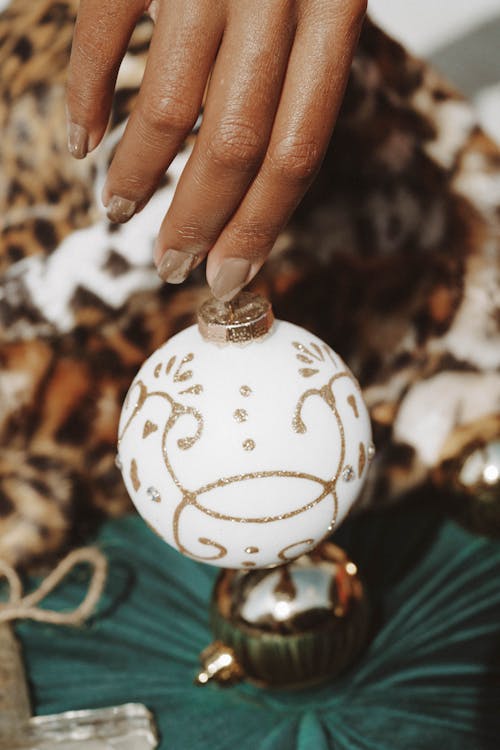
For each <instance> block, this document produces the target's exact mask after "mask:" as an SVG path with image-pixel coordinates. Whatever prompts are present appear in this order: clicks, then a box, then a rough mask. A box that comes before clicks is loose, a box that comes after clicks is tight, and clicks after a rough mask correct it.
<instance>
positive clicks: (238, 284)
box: [212, 258, 250, 302]
mask: <svg viewBox="0 0 500 750" xmlns="http://www.w3.org/2000/svg"><path fill="white" fill-rule="evenodd" d="M249 273H250V263H249V262H248V260H245V258H226V259H225V260H223V261H222V263H221V265H220V268H219V270H218V272H217V275H216V277H215V279H214V280H213V282H212V294H213V295H214V297H217V299H220V300H221V301H222V302H229V300H230V299H232V298H233V297H234V296H235V294H238V292H239V291H240V289H242V288H243V287H244V286H245V282H246V280H247V278H248V274H249Z"/></svg>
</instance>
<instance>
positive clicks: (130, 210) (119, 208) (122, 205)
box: [106, 195, 137, 224]
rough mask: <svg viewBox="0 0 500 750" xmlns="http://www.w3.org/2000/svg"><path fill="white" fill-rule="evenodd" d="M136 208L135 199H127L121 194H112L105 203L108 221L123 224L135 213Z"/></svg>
mask: <svg viewBox="0 0 500 750" xmlns="http://www.w3.org/2000/svg"><path fill="white" fill-rule="evenodd" d="M136 208H137V203H136V202H135V201H129V199H128V198H122V197H121V195H113V196H111V200H110V201H109V203H108V205H107V209H106V215H107V217H108V219H109V220H110V221H114V222H116V223H117V224H123V223H124V222H126V221H128V220H129V219H130V218H131V217H132V216H133V215H134V214H135V210H136Z"/></svg>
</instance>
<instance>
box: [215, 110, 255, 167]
mask: <svg viewBox="0 0 500 750" xmlns="http://www.w3.org/2000/svg"><path fill="white" fill-rule="evenodd" d="M264 153H265V143H264V141H263V138H262V136H261V134H260V133H259V132H258V130H257V129H256V128H255V127H254V126H253V125H250V124H249V123H248V122H245V121H243V120H238V119H235V118H230V119H225V120H222V121H221V122H220V123H219V125H218V128H217V129H216V130H215V132H214V133H212V135H211V138H210V141H209V144H208V148H207V157H208V158H209V159H210V161H212V162H213V163H215V164H216V165H217V166H219V167H226V168H229V169H238V170H242V171H253V170H255V169H256V168H257V167H258V166H259V164H260V162H261V161H262V159H263V157H264Z"/></svg>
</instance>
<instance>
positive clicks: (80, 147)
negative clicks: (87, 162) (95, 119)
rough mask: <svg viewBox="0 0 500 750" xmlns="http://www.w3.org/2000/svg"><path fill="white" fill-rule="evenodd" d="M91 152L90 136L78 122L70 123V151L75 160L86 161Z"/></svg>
mask: <svg viewBox="0 0 500 750" xmlns="http://www.w3.org/2000/svg"><path fill="white" fill-rule="evenodd" d="M88 150H89V134H88V133H87V131H86V130H85V128H83V127H82V126H81V125H77V124H76V122H71V121H69V122H68V151H69V152H70V154H71V156H74V157H75V159H84V158H85V156H87V151H88Z"/></svg>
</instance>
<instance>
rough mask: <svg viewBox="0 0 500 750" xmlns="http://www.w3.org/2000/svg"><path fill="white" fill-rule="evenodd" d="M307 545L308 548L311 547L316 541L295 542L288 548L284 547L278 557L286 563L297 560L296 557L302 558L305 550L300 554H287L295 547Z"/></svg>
mask: <svg viewBox="0 0 500 750" xmlns="http://www.w3.org/2000/svg"><path fill="white" fill-rule="evenodd" d="M303 544H305V545H306V546H308V547H309V546H310V545H311V544H314V539H302V540H301V541H300V542H293V543H292V544H287V546H286V547H283V549H282V550H280V551H279V552H278V557H279V559H280V560H283V561H284V562H290V560H295V558H296V557H300V555H303V554H304V551H305V550H300V552H297V553H296V554H291V555H289V554H287V553H289V552H290V550H292V549H293V548H294V547H299V546H300V545H303Z"/></svg>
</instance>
